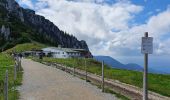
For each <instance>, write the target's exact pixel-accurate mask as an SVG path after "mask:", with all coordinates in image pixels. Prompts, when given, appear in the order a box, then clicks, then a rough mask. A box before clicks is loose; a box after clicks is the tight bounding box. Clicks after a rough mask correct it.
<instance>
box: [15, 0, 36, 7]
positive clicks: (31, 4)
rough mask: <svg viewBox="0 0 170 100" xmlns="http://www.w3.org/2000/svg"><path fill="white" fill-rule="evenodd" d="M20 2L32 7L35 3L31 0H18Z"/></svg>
mask: <svg viewBox="0 0 170 100" xmlns="http://www.w3.org/2000/svg"><path fill="white" fill-rule="evenodd" d="M18 3H19V4H20V5H24V6H27V7H29V8H31V9H34V5H33V3H32V2H31V0H18Z"/></svg>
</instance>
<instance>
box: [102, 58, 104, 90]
mask: <svg viewBox="0 0 170 100" xmlns="http://www.w3.org/2000/svg"><path fill="white" fill-rule="evenodd" d="M102 92H104V61H102Z"/></svg>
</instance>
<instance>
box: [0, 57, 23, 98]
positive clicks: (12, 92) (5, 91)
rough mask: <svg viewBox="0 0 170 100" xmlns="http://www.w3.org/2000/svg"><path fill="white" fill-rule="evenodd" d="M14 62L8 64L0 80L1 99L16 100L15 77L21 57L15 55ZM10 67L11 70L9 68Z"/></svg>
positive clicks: (16, 76)
mask: <svg viewBox="0 0 170 100" xmlns="http://www.w3.org/2000/svg"><path fill="white" fill-rule="evenodd" d="M14 60H15V64H14V65H11V66H9V68H10V69H9V70H8V69H7V70H6V72H5V74H4V75H3V76H2V77H3V78H4V79H3V80H2V81H1V82H0V87H1V88H0V92H1V96H0V97H1V98H0V99H1V100H17V99H18V98H17V90H16V86H17V78H18V73H19V72H20V71H21V59H20V58H19V57H15V58H14ZM11 69H12V70H11Z"/></svg>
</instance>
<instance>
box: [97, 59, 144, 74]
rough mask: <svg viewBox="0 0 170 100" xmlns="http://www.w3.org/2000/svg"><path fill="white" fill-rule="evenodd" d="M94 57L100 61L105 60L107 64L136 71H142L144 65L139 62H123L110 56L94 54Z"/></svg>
mask: <svg viewBox="0 0 170 100" xmlns="http://www.w3.org/2000/svg"><path fill="white" fill-rule="evenodd" d="M94 58H95V59H96V60H98V61H100V62H101V61H104V62H105V64H107V65H109V66H111V67H113V68H118V69H127V70H135V71H142V69H143V68H142V67H141V66H140V65H138V64H134V63H129V64H126V65H125V64H122V63H120V62H119V61H117V60H116V59H114V58H112V57H110V56H94Z"/></svg>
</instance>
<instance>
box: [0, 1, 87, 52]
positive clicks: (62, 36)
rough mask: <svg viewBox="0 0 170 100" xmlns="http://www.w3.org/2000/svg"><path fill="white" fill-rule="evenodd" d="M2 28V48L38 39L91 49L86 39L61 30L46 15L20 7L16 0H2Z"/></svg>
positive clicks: (42, 41)
mask: <svg viewBox="0 0 170 100" xmlns="http://www.w3.org/2000/svg"><path fill="white" fill-rule="evenodd" d="M0 29H1V30H0V36H1V38H0V42H1V41H3V43H4V44H2V42H1V43H0V47H1V48H5V47H6V46H7V45H10V46H7V47H11V46H12V45H15V44H17V43H20V42H31V41H37V42H41V43H45V44H49V45H54V46H58V45H61V46H63V47H67V48H81V49H86V50H89V49H88V46H87V44H86V42H85V41H84V40H81V41H79V40H78V39H77V38H76V37H74V36H72V35H69V34H67V33H65V32H63V31H61V30H60V29H59V28H58V27H57V26H55V25H54V24H53V23H52V22H50V21H49V20H47V19H45V17H43V16H39V15H36V14H35V11H33V10H30V9H24V8H22V7H20V6H19V4H18V3H17V2H16V1H15V0H0ZM2 37H4V38H2ZM5 41H6V42H5ZM11 42H13V44H11ZM5 43H7V44H5Z"/></svg>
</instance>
